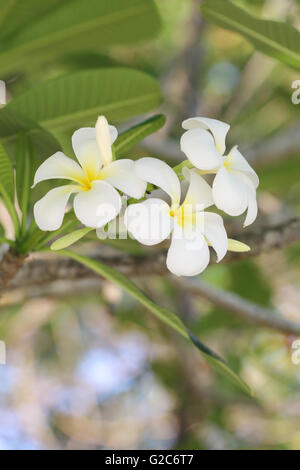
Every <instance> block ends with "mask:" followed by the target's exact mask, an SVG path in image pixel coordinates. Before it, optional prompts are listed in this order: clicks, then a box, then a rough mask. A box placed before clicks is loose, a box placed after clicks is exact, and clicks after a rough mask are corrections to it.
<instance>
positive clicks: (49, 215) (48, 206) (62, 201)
mask: <svg viewBox="0 0 300 470" xmlns="http://www.w3.org/2000/svg"><path fill="white" fill-rule="evenodd" d="M77 190H78V187H77V186H75V185H66V186H60V187H58V188H54V189H51V190H50V191H49V192H48V193H47V194H46V195H45V196H44V197H42V199H40V200H39V201H37V202H36V203H35V205H34V208H33V213H34V218H35V221H36V223H37V226H38V227H39V228H40V229H41V230H45V231H46V230H50V231H51V230H57V229H58V228H59V227H60V226H61V224H62V221H63V218H64V215H65V210H66V206H67V203H68V199H69V197H70V195H71V193H73V192H75V191H77Z"/></svg>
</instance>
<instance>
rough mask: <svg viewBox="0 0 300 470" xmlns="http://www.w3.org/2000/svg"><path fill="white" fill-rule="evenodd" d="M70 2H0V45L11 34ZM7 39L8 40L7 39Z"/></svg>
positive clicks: (2, 0) (18, 0)
mask: <svg viewBox="0 0 300 470" xmlns="http://www.w3.org/2000/svg"><path fill="white" fill-rule="evenodd" d="M70 1H72V0H47V1H45V2H41V1H39V0H26V1H25V2H24V0H0V26H1V28H0V38H1V45H2V44H6V43H4V41H5V40H6V41H7V40H9V37H11V35H12V34H18V32H20V31H21V30H22V29H23V28H24V27H26V26H27V27H28V25H30V24H32V23H33V22H34V21H35V20H37V19H38V20H40V19H41V18H42V17H43V16H44V15H45V14H47V13H48V12H51V11H53V10H54V8H55V7H56V6H59V5H60V6H61V5H62V4H66V3H70ZM7 38H8V39H7Z"/></svg>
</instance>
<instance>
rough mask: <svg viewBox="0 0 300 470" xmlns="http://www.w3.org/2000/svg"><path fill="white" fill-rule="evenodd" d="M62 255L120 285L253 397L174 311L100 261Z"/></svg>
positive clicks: (241, 381) (68, 252)
mask: <svg viewBox="0 0 300 470" xmlns="http://www.w3.org/2000/svg"><path fill="white" fill-rule="evenodd" d="M60 253H61V254H62V255H65V256H68V257H69V258H72V259H74V260H75V261H77V262H78V263H81V264H83V265H84V266H86V267H88V268H90V269H91V270H92V271H94V272H96V273H97V274H99V275H100V276H103V277H104V278H105V279H107V280H109V281H111V282H114V283H115V284H118V285H119V286H120V287H122V289H124V290H125V291H126V292H128V293H129V294H130V295H132V296H133V297H134V298H135V299H137V300H138V301H139V302H140V303H141V304H142V305H144V306H145V307H146V308H148V309H149V310H150V311H151V312H152V313H154V315H156V316H157V317H158V318H160V320H162V321H163V322H164V323H166V324H167V325H169V326H170V327H171V328H173V329H174V330H176V331H177V332H178V333H179V334H181V335H182V336H183V337H184V338H186V339H187V340H190V341H191V342H192V343H193V344H194V345H195V346H196V347H197V348H198V350H199V351H200V353H201V354H202V356H203V358H204V359H205V360H206V361H207V362H208V363H209V364H210V365H211V366H212V367H213V368H214V369H215V370H217V371H218V372H219V373H221V374H223V375H225V376H226V377H227V378H229V379H230V380H231V381H233V382H234V383H235V384H236V385H237V386H239V387H240V388H241V389H242V390H243V391H244V392H245V393H247V394H250V395H251V390H250V389H249V387H248V385H247V384H246V383H245V382H244V381H243V380H242V379H241V378H240V377H238V376H237V375H236V374H235V373H234V372H233V370H232V369H230V367H229V366H228V365H227V364H226V363H225V361H224V360H223V359H222V358H220V357H219V356H218V355H217V354H216V353H214V352H213V351H212V350H211V349H209V348H208V347H207V346H205V345H204V344H203V343H202V342H201V341H200V340H199V339H198V338H196V337H195V336H194V335H193V333H191V332H190V331H189V330H188V329H187V328H186V327H185V325H184V324H183V323H182V321H181V320H180V318H179V317H177V315H175V314H174V313H173V312H172V311H170V310H168V309H167V308H165V307H161V306H160V305H158V304H156V303H155V302H153V300H151V299H150V298H149V297H147V296H146V295H145V294H144V293H143V292H142V291H141V290H140V289H139V288H138V287H137V286H136V285H135V284H134V283H133V282H132V281H131V280H130V279H128V278H127V277H126V276H124V275H123V274H121V273H120V272H118V271H116V270H114V269H113V268H111V267H109V266H106V265H105V264H102V263H100V262H98V261H95V260H93V259H90V258H87V257H86V256H83V255H80V254H78V253H75V252H73V251H68V250H61V251H60Z"/></svg>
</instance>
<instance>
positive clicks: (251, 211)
mask: <svg viewBox="0 0 300 470" xmlns="http://www.w3.org/2000/svg"><path fill="white" fill-rule="evenodd" d="M247 176H248V175H247ZM247 176H246V175H245V174H240V178H241V179H242V180H243V181H244V182H245V186H246V188H247V196H248V211H247V216H246V219H245V221H244V227H247V226H248V225H251V224H252V223H253V222H254V220H255V219H256V217H257V201H256V191H255V189H254V187H253V185H252V182H250V181H249V178H248V177H247Z"/></svg>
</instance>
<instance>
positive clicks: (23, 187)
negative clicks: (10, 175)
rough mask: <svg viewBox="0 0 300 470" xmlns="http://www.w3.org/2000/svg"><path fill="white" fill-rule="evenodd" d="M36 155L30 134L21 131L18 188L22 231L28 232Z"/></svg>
mask: <svg viewBox="0 0 300 470" xmlns="http://www.w3.org/2000/svg"><path fill="white" fill-rule="evenodd" d="M33 168H34V155H33V148H32V145H31V142H30V140H29V138H28V136H27V135H26V134H24V133H21V134H20V136H19V139H18V145H17V152H16V190H17V197H18V202H19V207H20V209H21V212H22V231H23V234H24V233H25V232H26V228H27V227H26V224H27V212H28V208H29V199H30V198H29V193H30V187H31V185H32V181H33Z"/></svg>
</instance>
